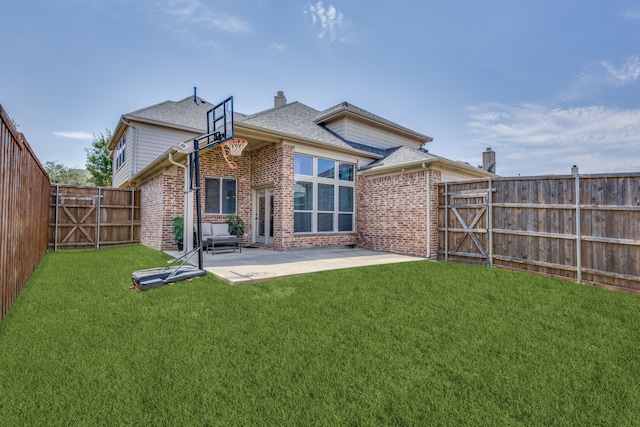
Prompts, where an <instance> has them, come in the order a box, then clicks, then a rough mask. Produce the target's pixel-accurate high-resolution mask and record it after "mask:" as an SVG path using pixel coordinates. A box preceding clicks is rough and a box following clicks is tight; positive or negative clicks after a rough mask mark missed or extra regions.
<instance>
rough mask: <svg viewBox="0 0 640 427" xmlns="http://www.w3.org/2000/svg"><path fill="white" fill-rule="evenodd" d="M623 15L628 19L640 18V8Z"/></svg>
mask: <svg viewBox="0 0 640 427" xmlns="http://www.w3.org/2000/svg"><path fill="white" fill-rule="evenodd" d="M623 16H624V17H625V18H627V19H634V20H640V10H628V11H626V12H625V13H624V14H623Z"/></svg>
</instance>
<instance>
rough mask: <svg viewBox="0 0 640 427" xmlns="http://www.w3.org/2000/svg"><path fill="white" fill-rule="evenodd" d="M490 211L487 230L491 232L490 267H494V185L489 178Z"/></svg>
mask: <svg viewBox="0 0 640 427" xmlns="http://www.w3.org/2000/svg"><path fill="white" fill-rule="evenodd" d="M488 183H489V196H488V197H489V200H488V201H489V209H488V212H487V223H488V224H487V228H488V230H487V231H488V232H489V267H493V184H492V181H491V178H489V181H488Z"/></svg>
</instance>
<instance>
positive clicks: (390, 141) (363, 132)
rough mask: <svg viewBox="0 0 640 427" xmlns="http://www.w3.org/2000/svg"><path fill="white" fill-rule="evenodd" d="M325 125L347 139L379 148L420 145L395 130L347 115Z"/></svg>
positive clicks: (418, 146) (416, 146)
mask: <svg viewBox="0 0 640 427" xmlns="http://www.w3.org/2000/svg"><path fill="white" fill-rule="evenodd" d="M325 126H326V127H327V128H328V129H329V130H331V131H333V132H335V133H336V134H338V135H340V136H341V137H343V138H345V139H347V140H349V141H354V142H360V143H364V144H369V145H373V146H375V147H379V148H385V149H386V148H393V147H398V146H401V145H405V146H408V147H413V148H420V146H421V145H422V144H421V143H420V142H417V141H416V140H414V139H410V138H406V137H403V136H401V135H398V134H397V133H396V132H393V131H390V130H386V129H382V128H379V127H374V126H371V125H369V124H367V123H363V122H360V121H357V120H354V119H352V118H349V117H343V118H340V119H338V120H335V121H332V122H330V123H327V124H326V125H325Z"/></svg>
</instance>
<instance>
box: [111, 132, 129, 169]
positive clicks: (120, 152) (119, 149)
mask: <svg viewBox="0 0 640 427" xmlns="http://www.w3.org/2000/svg"><path fill="white" fill-rule="evenodd" d="M126 148H127V136H126V135H122V138H120V141H118V145H116V155H115V157H114V158H115V161H116V162H115V163H116V170H119V169H120V168H121V167H122V166H123V165H124V164H125V163H126V160H127V158H126Z"/></svg>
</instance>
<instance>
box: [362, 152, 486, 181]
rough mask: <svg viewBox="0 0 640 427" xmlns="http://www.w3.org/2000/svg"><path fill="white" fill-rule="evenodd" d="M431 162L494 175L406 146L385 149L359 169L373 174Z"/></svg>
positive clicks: (476, 173)
mask: <svg viewBox="0 0 640 427" xmlns="http://www.w3.org/2000/svg"><path fill="white" fill-rule="evenodd" d="M432 163H438V164H442V165H446V166H449V167H452V168H455V169H460V170H463V171H466V172H468V173H470V174H472V175H475V176H478V177H483V176H495V175H494V174H492V173H490V172H487V171H485V170H482V169H479V168H476V167H474V166H471V165H470V164H468V163H465V162H460V161H454V160H449V159H447V158H445V157H440V156H437V155H435V154H431V153H429V152H427V151H425V150H422V149H416V148H412V147H407V146H401V147H397V148H392V149H389V150H387V153H386V156H385V157H384V158H382V159H380V160H375V161H373V162H371V163H369V164H368V165H366V166H363V167H361V168H360V171H361V172H362V173H363V174H365V175H368V174H372V175H375V174H383V173H388V172H390V171H397V170H400V169H402V170H404V169H406V168H411V167H422V166H423V165H427V164H432Z"/></svg>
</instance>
